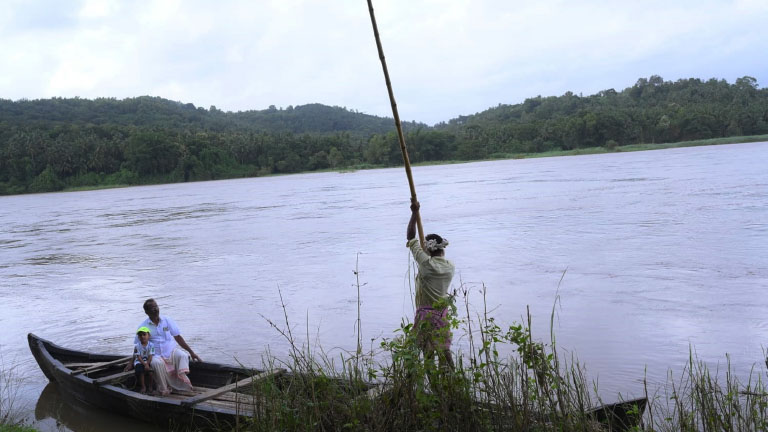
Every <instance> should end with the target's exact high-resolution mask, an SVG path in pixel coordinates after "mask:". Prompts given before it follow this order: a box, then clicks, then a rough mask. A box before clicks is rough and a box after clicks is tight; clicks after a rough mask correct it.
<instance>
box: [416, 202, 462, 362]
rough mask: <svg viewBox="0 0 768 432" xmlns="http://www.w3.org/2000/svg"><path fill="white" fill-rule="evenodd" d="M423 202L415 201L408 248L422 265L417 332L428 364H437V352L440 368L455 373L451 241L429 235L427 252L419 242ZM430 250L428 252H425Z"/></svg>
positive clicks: (419, 278)
mask: <svg viewBox="0 0 768 432" xmlns="http://www.w3.org/2000/svg"><path fill="white" fill-rule="evenodd" d="M419 208H420V205H419V202H418V201H416V200H415V199H412V200H411V220H410V221H408V229H407V230H406V239H407V240H408V242H407V243H406V246H408V248H409V249H411V253H412V254H413V259H414V260H415V261H416V263H417V264H418V265H419V273H418V274H417V275H416V298H415V303H416V316H415V317H414V319H413V328H414V332H416V340H417V341H418V344H419V347H420V348H421V349H422V351H424V360H425V361H426V362H427V364H433V362H434V358H435V352H437V356H438V361H439V363H440V367H441V368H443V369H445V368H449V369H453V357H452V355H451V338H452V334H451V328H450V324H449V321H448V311H449V308H450V304H449V303H450V297H449V295H448V288H449V287H450V286H451V280H453V272H454V270H455V267H454V265H453V263H452V262H450V261H448V260H447V259H445V248H446V246H448V240H447V239H444V238H443V237H441V236H439V235H437V234H429V235H427V236H426V237H425V238H424V240H425V244H424V249H422V247H421V245H420V244H419V240H418V239H417V238H416V220H417V218H418V214H419ZM425 249H426V252H425Z"/></svg>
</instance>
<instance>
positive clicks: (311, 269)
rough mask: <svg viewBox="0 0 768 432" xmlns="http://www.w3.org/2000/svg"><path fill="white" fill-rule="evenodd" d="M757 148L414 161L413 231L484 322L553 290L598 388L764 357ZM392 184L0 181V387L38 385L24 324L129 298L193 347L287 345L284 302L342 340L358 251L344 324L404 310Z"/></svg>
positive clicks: (123, 316)
mask: <svg viewBox="0 0 768 432" xmlns="http://www.w3.org/2000/svg"><path fill="white" fill-rule="evenodd" d="M766 167H768V143H751V144H735V145H720V146H708V147H691V148H677V149H668V150H657V151H645V152H633V153H611V154H601V155H583V156H569V157H556V158H541V159H522V160H504V161H491V162H478V163H467V164H457V165H439V166H420V167H415V168H414V169H413V175H414V178H415V180H416V190H417V192H418V194H419V199H420V201H421V204H422V216H423V221H424V226H425V230H426V231H427V232H437V233H439V234H441V235H443V236H445V237H446V238H448V239H449V240H450V246H449V247H448V249H447V257H448V258H449V259H451V260H452V261H453V262H454V263H455V264H456V268H457V271H456V278H455V281H454V286H455V287H457V288H459V287H462V288H464V289H466V290H467V291H468V292H469V294H468V295H469V301H470V310H471V313H472V314H473V315H475V314H476V313H478V312H480V311H482V310H483V307H484V301H483V296H482V290H483V287H485V290H486V293H487V294H486V299H485V304H486V305H487V307H488V308H489V309H490V310H491V315H493V316H494V317H496V320H497V321H498V322H499V323H500V324H502V325H509V324H512V323H514V322H521V321H522V320H523V317H524V315H525V314H526V306H529V307H530V311H531V314H532V316H533V329H534V335H535V336H536V337H537V338H541V339H545V340H548V339H549V335H550V328H549V327H550V325H549V322H550V314H551V313H552V311H553V309H554V311H555V325H554V329H553V330H554V333H555V334H556V337H557V343H558V346H559V347H560V349H562V350H563V352H565V353H567V354H568V355H570V354H575V355H577V356H578V358H579V359H580V361H581V362H582V363H584V365H585V367H586V369H587V372H588V374H589V376H590V377H591V378H593V379H598V380H599V388H600V393H601V395H603V396H604V397H605V398H606V399H615V395H617V394H618V393H619V392H621V393H622V395H626V396H632V395H639V394H640V393H641V392H642V379H643V376H644V374H647V380H648V382H649V385H651V386H658V385H663V384H664V382H665V381H666V375H667V373H668V371H669V370H679V369H680V368H681V367H682V366H684V364H685V362H686V361H687V359H688V357H689V349H693V350H695V352H696V354H697V356H698V357H699V358H700V359H701V360H703V361H705V362H706V363H707V364H710V365H712V366H716V365H718V364H719V365H720V367H721V368H722V367H723V365H724V363H725V361H726V357H725V355H726V353H728V354H729V355H730V357H731V363H732V367H733V369H734V370H735V371H736V373H737V374H741V375H742V376H746V375H748V374H749V371H750V368H751V367H752V366H753V365H755V364H756V365H757V366H756V367H757V368H756V373H760V374H764V373H765V366H764V365H763V364H762V363H763V359H764V358H765V356H764V353H763V345H764V344H765V341H766V336H767V335H768V316H767V315H766V311H767V310H768V296H766V295H764V291H765V289H766V288H768V169H766ZM408 205H409V191H408V186H407V182H406V177H405V173H404V172H403V169H402V168H396V169H379V170H366V171H357V172H346V173H336V172H328V173H311V174H299V175H290V176H279V177H264V178H251V179H240V180H226V181H214V182H200V183H187V184H173V185H157V186H145V187H132V188H123V189H109V190H96V191H86V192H69V193H54V194H37V195H23V196H10V197H0V221H2V224H1V225H0V328H2V331H1V332H0V350H1V351H0V366H2V367H3V368H4V369H5V370H11V369H12V370H13V372H14V374H15V375H16V376H17V377H19V378H20V379H21V380H22V381H21V385H20V386H19V388H18V389H19V393H18V395H17V401H16V402H17V404H18V406H20V407H23V410H25V411H24V412H26V413H28V416H29V417H30V418H33V417H34V415H33V414H32V413H33V412H34V408H35V405H36V404H38V398H39V397H40V395H41V393H43V388H44V387H45V384H46V379H45V377H44V376H43V374H42V373H41V372H40V370H39V369H38V368H37V365H36V364H35V362H34V360H33V359H32V357H31V355H30V354H29V350H28V348H27V345H26V334H27V333H28V332H34V333H36V334H37V335H39V336H42V337H44V338H47V339H50V340H52V341H54V342H56V343H58V344H60V345H64V346H67V347H71V348H78V349H84V350H93V351H99V352H116V353H123V352H125V353H128V352H129V351H130V350H131V341H132V333H133V332H134V330H135V329H136V327H137V325H138V323H139V322H140V321H141V320H142V319H143V318H144V317H145V316H144V315H143V313H142V309H141V304H142V302H143V300H144V299H145V298H148V297H154V298H156V299H157V300H158V303H159V304H160V307H161V313H163V314H167V315H169V316H171V317H173V318H175V319H176V321H177V322H178V323H179V326H180V328H181V330H182V334H183V335H184V337H185V338H186V339H187V341H188V342H189V343H190V345H191V346H192V347H193V348H194V349H195V351H196V352H197V353H198V354H199V355H200V356H201V357H202V358H203V359H205V360H211V361H218V362H225V363H233V362H235V361H239V362H241V363H244V364H247V365H256V366H258V365H260V364H261V362H262V358H263V355H264V354H265V353H266V352H267V350H268V349H269V351H271V352H272V354H273V355H275V356H278V357H283V358H285V357H287V353H288V344H287V342H286V341H285V339H284V338H283V337H282V336H281V335H280V334H279V332H277V331H276V330H275V329H274V328H272V327H271V325H270V324H269V321H272V322H274V323H276V324H277V325H279V326H284V324H283V323H284V318H283V316H284V314H283V304H284V306H285V311H286V314H287V316H288V317H289V320H290V322H291V325H292V328H293V330H294V334H295V335H296V336H297V338H298V339H299V341H300V342H306V341H307V338H309V340H308V342H309V343H310V345H311V346H313V347H319V346H321V347H322V348H323V349H325V350H326V351H327V352H329V353H331V354H332V355H337V354H338V353H340V352H341V351H343V350H351V349H354V347H355V344H356V336H355V320H356V318H357V305H358V297H357V292H358V288H357V279H356V275H355V271H356V269H357V270H359V274H358V275H359V281H360V301H361V313H362V317H363V318H362V330H363V340H364V343H365V345H366V346H370V345H374V346H375V345H376V344H377V342H371V340H372V339H375V340H379V339H381V338H382V337H392V336H393V330H394V329H396V328H397V327H398V326H399V325H400V322H401V319H403V318H404V317H410V316H412V311H413V306H412V300H411V293H410V288H409V282H408V268H409V255H408V251H407V249H406V248H405V226H406V223H407V221H408V217H409V209H408ZM561 278H562V282H560V280H561ZM558 286H559V288H558ZM281 294H282V298H283V301H282V302H281V299H280V296H281ZM556 299H557V300H556ZM461 309H463V307H462V308H460V310H461ZM462 314H465V313H464V312H462ZM456 342H457V344H456V345H457V347H459V348H465V347H466V338H465V337H461V336H460V335H458V334H457V341H456ZM646 370H647V372H646ZM48 393H49V395H48V396H49V397H48V399H50V391H49V392H48ZM54 397H55V392H54ZM46 403H49V402H46ZM54 403H57V402H56V401H54ZM41 404H42V402H41ZM41 404H38V405H41ZM77 409H85V410H87V409H88V408H87V407H78V408H77ZM38 411H40V406H38ZM38 417H45V415H40V414H38ZM70 417H78V416H72V415H70ZM80 417H82V416H80ZM92 418H93V419H96V418H99V419H100V420H98V421H100V422H104V423H103V424H110V422H113V424H111V425H110V428H113V430H119V427H124V428H127V429H125V430H130V429H132V428H133V427H135V425H132V424H129V423H128V424H127V423H126V421H125V420H124V419H122V418H118V417H112V416H109V415H105V414H104V413H98V414H96V413H94V414H93V416H92ZM59 420H60V421H63V420H62V419H59ZM93 421H96V420H93ZM67 426H68V427H69V428H71V429H73V430H83V428H82V427H81V426H82V425H80V424H78V423H75V424H74V425H73V424H67ZM91 426H93V425H91ZM39 427H41V428H43V429H46V428H50V429H55V427H56V426H55V420H53V419H50V418H49V419H47V420H43V421H42V422H41V423H39Z"/></svg>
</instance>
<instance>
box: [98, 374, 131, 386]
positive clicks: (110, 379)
mask: <svg viewBox="0 0 768 432" xmlns="http://www.w3.org/2000/svg"><path fill="white" fill-rule="evenodd" d="M133 374H134V372H133V371H132V370H129V371H124V372H119V373H116V374H114V375H107V376H105V377H101V378H96V379H94V380H93V383H94V384H96V385H104V384H114V383H116V382H119V381H122V380H124V379H125V378H128V377H129V376H132V375H133Z"/></svg>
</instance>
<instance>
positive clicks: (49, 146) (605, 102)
mask: <svg viewBox="0 0 768 432" xmlns="http://www.w3.org/2000/svg"><path fill="white" fill-rule="evenodd" d="M404 129H405V130H406V142H407V144H408V149H409V155H410V159H411V161H412V162H427V161H443V160H474V159H485V158H502V157H514V156H516V155H518V154H521V153H536V152H543V151H550V150H571V149H583V148H589V147H605V148H607V149H613V148H615V147H617V146H621V145H627V144H638V143H654V142H656V143H658V142H678V141H688V140H696V139H706V138H720V137H729V136H745V135H762V134H768V89H765V88H763V89H761V88H759V86H758V83H757V81H756V80H755V79H754V78H751V77H743V78H739V79H737V80H736V81H735V82H734V83H733V84H730V83H728V82H726V81H725V80H717V79H710V80H707V81H702V80H699V79H693V78H692V79H684V80H678V81H674V82H672V81H664V80H663V79H662V78H661V77H658V76H652V77H650V78H648V79H646V78H641V79H639V80H638V81H637V82H636V83H635V84H634V85H633V86H631V87H628V88H626V89H624V90H621V91H615V90H613V89H609V90H604V91H601V92H598V93H597V94H594V95H589V96H582V95H576V94H573V93H571V92H567V93H566V94H564V95H562V96H551V97H541V96H538V97H535V98H530V99H526V100H525V101H524V102H523V103H521V104H516V105H499V106H497V107H494V108H491V109H489V110H487V111H484V112H481V113H478V114H474V115H469V116H460V117H458V118H456V119H452V120H450V121H448V122H444V123H440V124H438V125H436V126H434V127H428V126H426V125H423V124H418V123H408V124H406V125H404ZM399 164H402V157H401V154H400V148H399V144H398V140H397V136H396V134H395V132H394V124H393V121H392V119H390V118H381V117H375V116H371V115H367V114H362V113H358V112H355V111H354V110H347V109H345V108H339V107H328V106H324V105H320V104H311V105H304V106H297V107H288V108H285V109H282V108H281V109H277V108H275V107H270V108H269V109H266V110H260V111H246V112H237V113H232V112H223V111H221V110H219V109H217V108H216V107H213V106H212V107H210V108H209V109H205V108H200V107H195V106H194V105H192V104H185V103H182V102H174V101H169V100H166V99H162V98H158V97H146V96H145V97H137V98H129V99H124V100H116V99H107V98H101V99H96V100H87V99H79V98H74V99H62V98H54V99H46V100H34V101H29V100H21V101H15V102H14V101H9V100H2V99H0V195H2V194H12V193H25V192H43V191H55V190H61V189H63V188H65V187H80V186H84V187H92V186H99V185H116V184H146V183H162V182H180V181H193V180H209V179H219V178H232V177H245V176H260V175H266V174H271V173H291V172H299V171H313V170H320V169H328V168H331V169H342V168H346V167H361V166H394V165H399Z"/></svg>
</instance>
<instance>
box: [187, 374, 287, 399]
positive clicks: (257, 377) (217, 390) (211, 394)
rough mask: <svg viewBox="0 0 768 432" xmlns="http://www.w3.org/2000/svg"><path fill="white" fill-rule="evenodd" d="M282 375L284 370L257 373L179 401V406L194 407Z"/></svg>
mask: <svg viewBox="0 0 768 432" xmlns="http://www.w3.org/2000/svg"><path fill="white" fill-rule="evenodd" d="M283 373H285V369H273V370H269V371H264V372H261V373H257V374H256V375H254V376H252V377H248V378H245V379H242V380H240V381H238V382H236V383H232V384H229V385H225V386H223V387H219V388H215V389H211V390H208V391H206V392H203V393H200V394H199V395H197V396H192V397H191V398H189V399H186V400H183V401H181V404H182V405H185V406H188V405H194V404H196V403H200V402H203V401H207V400H208V399H213V398H215V397H216V396H218V395H221V394H223V393H227V392H229V391H232V390H234V389H235V388H238V387H243V386H246V385H248V384H251V383H253V382H256V381H259V380H263V379H265V378H268V377H271V376H276V375H281V374H283Z"/></svg>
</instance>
